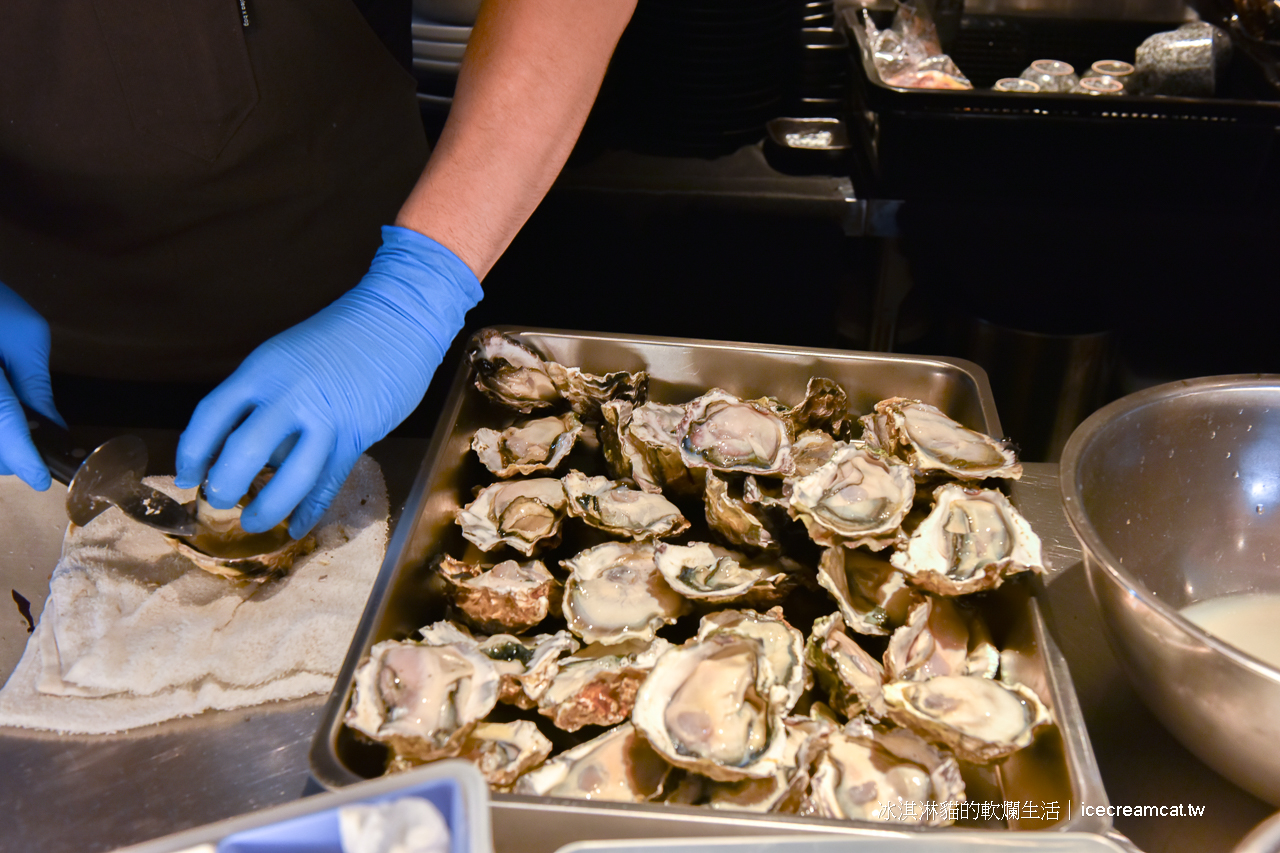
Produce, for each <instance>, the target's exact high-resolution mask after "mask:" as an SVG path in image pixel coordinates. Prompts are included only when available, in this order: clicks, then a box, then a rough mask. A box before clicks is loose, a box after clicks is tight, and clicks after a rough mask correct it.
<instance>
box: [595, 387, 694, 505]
mask: <svg viewBox="0 0 1280 853" xmlns="http://www.w3.org/2000/svg"><path fill="white" fill-rule="evenodd" d="M684 411H685V407H684V406H669V405H664V404H662V403H655V402H653V401H652V400H651V401H649V402H647V403H645V404H644V405H643V406H632V404H631V403H629V402H627V401H625V400H611V401H609V402H608V403H605V404H603V405H602V406H601V407H600V414H601V416H602V417H603V418H604V426H602V427H601V428H600V443H601V445H602V447H603V449H604V455H605V460H606V461H607V462H608V463H609V470H610V473H611V474H612V475H613V477H614V478H615V479H618V480H622V479H626V478H628V477H629V478H631V480H633V481H634V482H635V484H636V485H637V486H639V487H640V488H641V489H642V490H643V491H646V492H662V491H664V490H670V491H672V492H674V493H677V494H697V493H698V492H700V491H701V490H702V475H701V471H700V469H690V468H689V467H688V466H686V465H685V464H684V460H683V459H682V458H681V456H680V445H679V443H678V442H677V440H676V429H677V428H678V427H679V426H680V419H681V418H683V417H684Z"/></svg>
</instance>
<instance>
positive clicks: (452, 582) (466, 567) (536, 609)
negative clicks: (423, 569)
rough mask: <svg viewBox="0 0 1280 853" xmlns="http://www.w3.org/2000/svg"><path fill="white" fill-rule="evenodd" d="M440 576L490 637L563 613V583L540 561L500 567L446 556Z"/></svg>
mask: <svg viewBox="0 0 1280 853" xmlns="http://www.w3.org/2000/svg"><path fill="white" fill-rule="evenodd" d="M437 572H438V573H439V575H440V577H441V579H442V580H443V581H444V582H445V584H446V585H447V586H448V587H449V592H450V596H451V599H452V601H453V603H454V606H456V607H457V608H458V609H459V610H460V611H462V613H463V615H465V616H466V619H467V621H468V622H470V623H471V624H472V625H475V626H476V627H477V628H479V629H480V630H481V631H486V632H488V633H490V634H497V633H503V632H505V631H510V632H513V633H516V634H519V633H521V632H522V631H527V630H529V629H530V628H532V627H533V626H534V625H537V624H538V623H539V622H541V621H542V620H543V619H546V618H547V616H548V614H551V613H558V612H559V611H560V594H561V586H560V582H559V581H557V580H556V579H555V577H553V576H552V574H551V572H549V571H547V567H546V566H544V565H543V564H542V563H541V562H539V561H538V560H531V561H530V562H528V563H524V564H521V563H517V562H516V561H515V560H504V561H503V562H501V563H498V564H497V565H496V566H491V567H488V568H486V567H485V566H481V565H472V564H469V563H464V562H462V561H461V560H455V559H453V558H452V557H450V556H448V555H447V554H446V555H443V556H442V557H441V558H440V560H439V562H438V563H437Z"/></svg>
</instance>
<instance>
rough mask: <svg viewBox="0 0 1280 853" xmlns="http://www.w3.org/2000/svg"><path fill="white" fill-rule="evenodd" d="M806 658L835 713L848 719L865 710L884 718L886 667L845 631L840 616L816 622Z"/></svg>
mask: <svg viewBox="0 0 1280 853" xmlns="http://www.w3.org/2000/svg"><path fill="white" fill-rule="evenodd" d="M804 658H805V661H806V662H807V663H808V664H809V667H810V669H812V670H813V672H814V675H815V677H816V678H817V680H818V685H819V686H820V687H822V689H823V690H825V691H827V697H828V700H829V701H830V703H831V706H832V707H833V708H835V710H837V711H839V712H840V713H842V714H844V715H845V717H854V716H856V715H858V714H861V713H863V712H864V711H865V712H866V713H867V714H869V715H871V716H872V717H873V718H875V719H877V720H878V719H880V718H881V717H883V716H884V715H885V705H884V697H883V696H882V695H881V690H880V685H881V684H882V683H883V682H884V667H883V666H881V665H880V662H879V661H878V660H876V659H875V658H873V657H872V656H871V655H869V654H868V653H867V652H866V651H865V650H864V649H863V648H862V646H859V645H858V644H857V642H855V641H854V640H853V639H852V638H851V637H849V635H848V634H846V633H845V632H844V619H843V618H842V617H841V616H840V614H839V613H832V614H831V615H830V616H823V617H822V618H820V619H817V620H816V621H814V623H813V632H812V633H811V634H810V635H809V639H808V642H807V643H806V644H805V649H804Z"/></svg>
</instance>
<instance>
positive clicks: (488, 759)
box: [458, 720, 552, 788]
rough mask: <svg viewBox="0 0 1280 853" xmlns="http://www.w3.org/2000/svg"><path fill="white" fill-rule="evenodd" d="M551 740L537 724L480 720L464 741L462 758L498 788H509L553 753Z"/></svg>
mask: <svg viewBox="0 0 1280 853" xmlns="http://www.w3.org/2000/svg"><path fill="white" fill-rule="evenodd" d="M551 749H552V746H551V741H550V740H548V739H547V736H546V735H544V734H543V733H542V732H540V731H538V726H537V724H536V723H532V722H530V721H529V720H515V721H513V722H510V723H477V724H476V726H475V728H473V729H472V730H471V733H470V734H468V735H467V737H466V738H465V739H464V740H463V741H462V746H461V748H460V750H459V752H458V757H459V758H464V759H466V760H467V761H470V762H471V763H472V764H474V765H475V766H476V767H477V768H479V770H480V772H481V773H482V774H484V778H485V779H486V780H487V781H488V782H489V784H490V785H493V786H494V787H496V788H507V787H509V786H510V785H512V784H514V783H515V781H516V779H517V778H518V777H519V776H520V775H521V774H522V773H525V772H526V771H528V770H530V769H531V768H533V767H537V766H538V765H539V764H541V763H542V762H543V761H545V760H546V758H547V756H548V755H550V754H551Z"/></svg>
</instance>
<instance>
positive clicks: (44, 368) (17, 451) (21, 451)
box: [0, 284, 66, 492]
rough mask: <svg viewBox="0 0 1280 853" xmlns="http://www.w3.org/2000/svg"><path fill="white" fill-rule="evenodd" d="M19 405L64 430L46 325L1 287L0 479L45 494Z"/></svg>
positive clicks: (45, 475) (44, 473)
mask: <svg viewBox="0 0 1280 853" xmlns="http://www.w3.org/2000/svg"><path fill="white" fill-rule="evenodd" d="M22 403H26V404H27V405H28V406H30V407H31V408H33V409H35V410H36V411H37V412H40V413H41V414H44V415H47V416H48V417H50V418H52V419H53V420H55V421H57V422H58V423H60V424H62V425H63V426H66V424H65V423H64V422H63V420H62V416H61V415H59V414H58V410H57V409H56V408H54V405H53V387H52V386H51V385H50V383H49V324H48V323H46V322H45V319H44V318H43V317H41V316H40V315H39V314H38V313H37V312H36V310H35V309H34V308H32V307H31V306H30V305H28V304H27V302H26V300H25V299H23V298H22V297H21V296H19V295H18V294H16V293H14V292H13V291H12V290H10V289H9V288H7V287H5V286H4V285H3V284H0V474H17V475H18V477H19V478H21V479H22V481H23V482H24V483H26V484H27V485H28V486H30V487H31V488H33V489H35V490H36V491H38V492H43V491H44V490H45V489H47V488H49V484H50V483H51V482H52V479H51V478H50V477H49V469H48V468H47V467H46V466H45V464H44V460H42V459H41V458H40V454H39V453H37V452H36V448H35V445H34V444H32V443H31V434H30V433H29V432H28V431H27V416H26V415H25V414H23V412H22Z"/></svg>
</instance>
